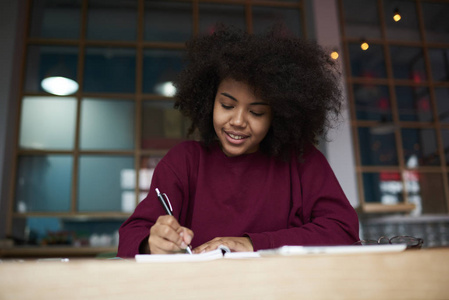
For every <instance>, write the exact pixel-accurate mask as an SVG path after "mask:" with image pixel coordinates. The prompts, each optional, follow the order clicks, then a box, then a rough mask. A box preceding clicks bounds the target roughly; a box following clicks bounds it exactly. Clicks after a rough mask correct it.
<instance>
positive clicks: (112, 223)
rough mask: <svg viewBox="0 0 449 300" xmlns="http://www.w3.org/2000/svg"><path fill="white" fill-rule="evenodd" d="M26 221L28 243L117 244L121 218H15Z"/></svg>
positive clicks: (52, 244)
mask: <svg viewBox="0 0 449 300" xmlns="http://www.w3.org/2000/svg"><path fill="white" fill-rule="evenodd" d="M14 221H15V222H21V223H25V226H26V228H27V229H26V230H27V231H28V234H27V235H26V236H25V238H26V239H27V243H28V244H32V245H42V246H64V245H65V246H75V247H82V246H91V247H116V246H117V245H118V229H119V227H120V225H121V223H123V221H124V220H120V219H107V218H101V219H93V218H90V219H77V218H55V217H50V218H47V217H27V218H20V219H19V218H15V220H14Z"/></svg>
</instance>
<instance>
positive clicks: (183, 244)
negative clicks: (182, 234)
mask: <svg viewBox="0 0 449 300" xmlns="http://www.w3.org/2000/svg"><path fill="white" fill-rule="evenodd" d="M186 248H187V244H186V243H185V242H184V241H183V242H182V243H181V249H186Z"/></svg>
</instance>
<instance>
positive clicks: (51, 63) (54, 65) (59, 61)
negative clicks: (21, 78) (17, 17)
mask: <svg viewBox="0 0 449 300" xmlns="http://www.w3.org/2000/svg"><path fill="white" fill-rule="evenodd" d="M77 64H78V48H77V47H59V46H29V47H28V53H27V65H26V81H25V91H26V92H43V91H44V90H43V89H42V86H41V82H42V80H43V79H44V78H46V77H49V76H62V77H67V78H70V79H72V80H75V81H76V80H77V71H76V70H77Z"/></svg>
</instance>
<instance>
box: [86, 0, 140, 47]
mask: <svg viewBox="0 0 449 300" xmlns="http://www.w3.org/2000/svg"><path fill="white" fill-rule="evenodd" d="M88 3H89V7H88V13H87V33H86V37H87V39H88V40H124V41H132V40H136V37H137V0H126V1H122V0H89V2H88Z"/></svg>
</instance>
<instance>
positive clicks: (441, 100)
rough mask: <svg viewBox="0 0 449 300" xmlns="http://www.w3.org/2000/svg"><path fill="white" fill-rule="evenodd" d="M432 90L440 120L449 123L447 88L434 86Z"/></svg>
mask: <svg viewBox="0 0 449 300" xmlns="http://www.w3.org/2000/svg"><path fill="white" fill-rule="evenodd" d="M434 91H435V100H436V103H437V108H438V109H437V110H438V117H439V119H440V122H443V123H449V88H435V90H434Z"/></svg>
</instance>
